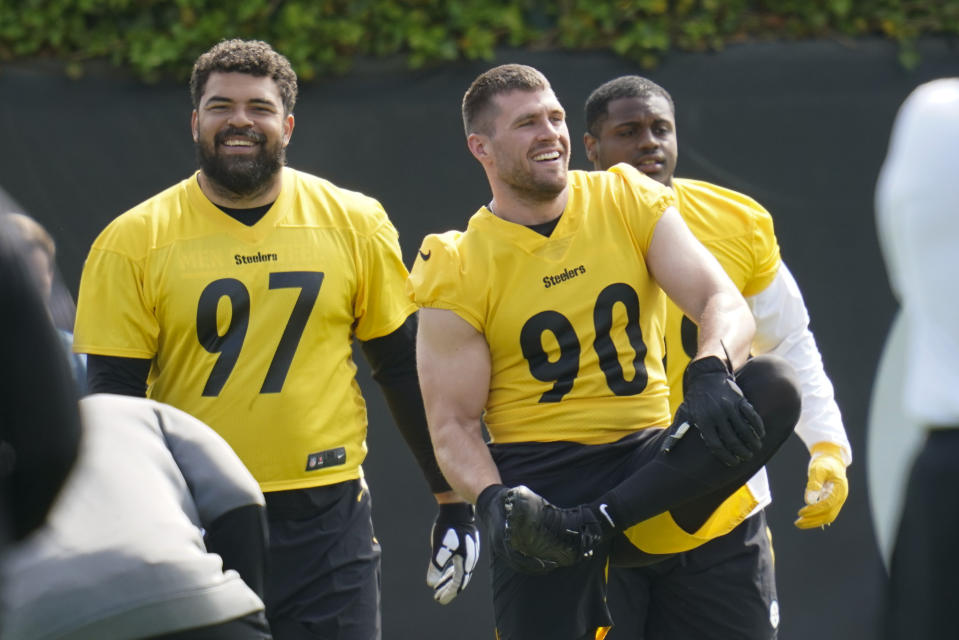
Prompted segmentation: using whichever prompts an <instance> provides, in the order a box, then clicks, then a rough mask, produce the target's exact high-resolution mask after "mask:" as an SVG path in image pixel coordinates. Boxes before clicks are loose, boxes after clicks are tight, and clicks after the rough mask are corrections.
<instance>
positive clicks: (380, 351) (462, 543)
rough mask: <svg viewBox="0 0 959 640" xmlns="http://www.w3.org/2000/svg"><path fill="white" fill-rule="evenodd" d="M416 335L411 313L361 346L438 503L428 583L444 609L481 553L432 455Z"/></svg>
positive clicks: (468, 507)
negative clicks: (393, 327)
mask: <svg viewBox="0 0 959 640" xmlns="http://www.w3.org/2000/svg"><path fill="white" fill-rule="evenodd" d="M416 331H417V314H415V313H414V314H411V315H410V316H409V317H408V318H407V319H406V321H405V322H404V323H403V325H402V326H400V328H399V329H397V330H396V331H394V332H393V333H391V334H389V335H387V336H383V337H382V338H375V339H373V340H368V341H366V342H362V343H361V344H362V347H363V354H364V355H365V356H366V360H367V361H368V362H369V363H370V367H371V369H372V375H373V379H374V380H376V382H377V383H378V384H379V385H380V388H381V389H382V390H383V395H384V397H385V398H386V402H387V404H388V405H389V407H390V413H392V415H393V419H394V420H395V421H396V424H397V426H398V427H399V429H400V433H401V434H402V435H403V439H404V440H405V441H406V444H407V446H408V447H409V448H410V451H412V453H413V456H414V457H415V458H416V461H417V463H418V464H419V466H420V469H421V470H422V471H423V475H424V476H426V481H427V483H428V484H429V486H430V489H431V490H432V491H433V496H434V497H435V498H436V501H437V502H438V503H439V509H438V511H437V514H436V519H435V520H434V522H433V527H432V531H431V554H430V563H429V566H428V567H427V574H426V582H427V584H428V585H429V586H430V587H432V588H433V597H434V599H436V601H437V602H439V603H441V604H447V603H449V602H450V601H452V600H453V598H455V597H456V596H457V595H458V594H459V593H460V592H462V591H463V590H464V589H465V588H466V586H467V585H468V584H469V581H470V577H471V576H472V573H473V569H474V568H475V567H476V561H477V559H478V554H479V533H478V531H477V528H476V516H475V512H474V509H473V505H472V504H469V503H467V502H464V500H463V498H461V497H460V496H459V495H457V494H456V492H454V491H453V490H452V489H451V488H450V485H449V483H448V482H447V481H446V478H444V477H443V473H442V472H441V471H440V467H439V464H438V463H437V461H436V456H435V454H434V453H433V444H432V442H431V441H430V433H429V428H428V427H427V423H426V411H425V409H424V407H423V395H422V393H421V391H420V383H419V379H418V377H417V372H416Z"/></svg>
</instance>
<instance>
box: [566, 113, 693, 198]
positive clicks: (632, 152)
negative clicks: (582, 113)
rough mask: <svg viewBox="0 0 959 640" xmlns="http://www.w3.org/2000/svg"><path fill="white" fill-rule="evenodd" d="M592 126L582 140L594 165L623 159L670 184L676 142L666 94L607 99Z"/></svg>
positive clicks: (650, 175)
mask: <svg viewBox="0 0 959 640" xmlns="http://www.w3.org/2000/svg"><path fill="white" fill-rule="evenodd" d="M594 129H595V131H594V133H587V134H585V136H584V138H583V140H584V143H585V144H586V155H587V157H588V158H589V160H590V161H591V162H592V163H593V166H594V167H595V168H597V169H608V168H610V167H611V166H613V165H614V164H617V163H619V162H625V163H628V164H631V165H633V166H634V167H636V168H637V169H639V170H640V171H642V172H643V173H645V174H646V175H648V176H649V177H650V178H653V179H654V180H656V181H657V182H660V183H662V184H664V185H667V186H669V185H671V184H672V181H673V172H674V171H675V170H676V160H677V158H678V156H679V143H678V142H677V140H676V118H675V115H674V114H673V110H672V108H671V107H670V104H669V102H668V101H667V100H666V98H664V97H663V96H661V95H657V94H648V95H645V96H643V97H631V98H616V99H615V100H611V101H610V102H609V104H608V108H607V114H606V116H605V117H604V118H601V119H599V120H598V121H597V123H596V125H595V127H594Z"/></svg>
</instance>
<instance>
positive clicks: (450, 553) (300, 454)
mask: <svg viewBox="0 0 959 640" xmlns="http://www.w3.org/2000/svg"><path fill="white" fill-rule="evenodd" d="M190 92H191V97H192V101H193V112H192V116H191V119H190V125H191V131H192V134H193V141H194V143H195V146H196V153H197V161H198V164H199V170H198V171H197V172H195V173H194V174H193V175H191V176H189V177H187V178H186V179H184V180H183V181H181V182H180V183H178V184H175V185H173V186H171V187H169V188H168V189H166V190H165V191H163V192H161V193H159V194H157V195H155V196H153V197H152V198H150V199H148V200H146V201H145V202H143V203H141V204H140V205H138V206H136V207H134V208H133V209H131V210H130V211H127V212H126V213H124V214H122V215H120V216H119V217H117V218H116V219H115V220H113V221H112V222H111V223H110V224H109V225H108V226H107V228H106V229H105V230H104V231H103V232H102V233H101V234H100V235H99V237H98V238H97V239H96V240H95V242H94V243H93V247H92V248H91V250H90V253H89V257H88V258H87V261H86V265H85V266H84V269H83V275H82V278H81V282H80V296H79V303H78V309H77V324H76V339H75V345H74V348H75V350H76V351H78V352H81V353H87V354H88V379H89V385H90V390H91V391H92V392H113V393H120V394H125V395H134V396H144V395H146V396H148V397H150V398H152V399H156V400H160V401H163V402H166V403H168V404H171V405H173V406H175V407H177V408H179V409H182V410H184V411H187V412H188V413H190V414H192V415H194V416H196V417H198V418H199V419H201V420H203V421H204V422H205V423H207V424H209V425H210V426H211V427H213V428H214V429H215V430H216V431H217V433H219V434H220V435H221V436H223V438H224V439H225V440H226V441H227V442H228V443H229V444H230V446H231V447H232V448H233V449H234V450H235V451H236V452H237V454H238V455H239V456H240V459H241V460H243V462H244V464H245V465H246V466H247V468H248V469H249V470H250V472H251V473H252V474H253V476H254V477H255V478H256V479H257V481H258V482H259V483H260V487H261V489H262V490H263V492H264V493H265V495H266V504H267V514H268V519H269V524H270V563H269V565H270V572H269V574H268V576H267V581H266V583H267V584H266V607H267V617H268V618H269V620H270V627H271V630H272V632H273V634H274V636H275V637H277V638H279V639H280V640H288V639H290V640H299V639H312V638H330V637H335V638H338V639H340V640H376V639H378V638H379V637H380V636H381V628H380V627H381V622H380V555H381V550H380V545H379V542H378V541H377V539H376V536H375V535H374V531H373V522H372V501H371V497H370V491H369V488H368V487H367V485H366V482H365V480H364V474H363V467H362V463H363V461H364V459H365V458H366V452H367V448H366V433H367V412H366V404H365V401H364V399H363V396H362V394H361V391H360V386H359V384H358V382H357V380H356V375H355V374H356V364H355V363H354V361H353V342H354V340H358V341H359V342H360V345H361V348H362V351H363V353H364V355H365V356H366V358H367V360H368V361H369V363H370V366H371V369H372V372H373V379H374V380H375V381H376V382H377V383H378V384H379V385H380V387H381V389H382V390H383V392H384V395H385V397H386V400H387V403H388V405H389V407H390V411H391V413H392V415H393V417H394V419H395V422H396V424H397V425H398V427H399V428H400V431H401V433H402V435H403V436H404V438H405V439H406V441H407V443H408V445H409V447H410V449H411V450H412V451H413V453H414V455H415V457H416V459H417V462H418V463H419V465H420V467H421V469H422V470H423V473H424V475H425V477H426V479H427V481H428V484H429V486H430V488H431V490H432V492H433V494H434V496H435V498H436V500H437V502H438V503H440V506H439V509H438V515H437V518H436V521H435V523H434V527H433V535H432V541H433V555H432V558H431V561H430V563H429V568H428V570H427V571H428V572H427V581H428V584H429V585H430V586H431V587H433V588H434V594H435V595H434V597H435V598H436V599H437V600H439V601H440V602H448V601H449V600H450V599H452V597H453V596H455V595H456V593H458V592H459V591H460V590H461V589H462V588H464V587H465V586H466V584H467V583H468V582H469V579H470V576H471V575H472V570H473V566H474V565H475V561H476V542H477V539H478V536H477V533H476V526H475V524H474V515H473V507H472V506H471V505H469V504H467V503H465V502H464V501H463V500H462V499H461V498H459V497H458V496H456V494H454V493H453V492H452V491H450V487H449V485H448V484H447V482H446V480H445V479H444V478H443V475H442V473H441V472H440V471H439V468H438V466H437V464H436V460H435V458H434V457H433V449H432V446H431V444H430V438H429V431H428V429H427V426H426V417H425V414H424V411H423V402H422V397H421V395H420V390H419V382H418V380H417V375H416V361H415V336H416V315H415V313H414V312H415V311H416V307H415V305H414V304H413V303H412V302H411V301H410V300H409V299H408V298H407V296H406V295H405V290H404V283H405V280H406V276H407V270H406V267H405V266H404V264H403V261H402V256H401V253H400V246H399V240H398V234H397V231H396V229H395V227H394V226H393V224H392V223H391V222H390V219H389V218H388V217H387V215H386V212H385V211H384V210H383V207H382V206H381V205H380V203H379V202H378V201H376V200H374V199H373V198H370V197H368V196H366V195H363V194H361V193H357V192H354V191H349V190H347V189H343V188H341V187H338V186H336V185H334V184H332V183H331V182H329V181H327V180H324V179H322V178H319V177H317V176H313V175H310V174H307V173H305V172H302V171H298V170H296V169H292V168H290V167H287V166H284V165H285V163H286V148H287V145H288V144H289V142H290V140H291V138H292V136H293V131H294V117H293V108H294V105H295V102H296V97H297V77H296V74H295V72H294V71H293V69H292V67H291V66H290V62H289V60H287V59H286V58H285V57H284V56H283V55H281V54H280V53H278V52H276V51H275V50H274V49H273V48H272V47H271V46H270V45H269V44H267V43H266V42H262V41H256V40H226V41H223V42H220V43H218V44H216V45H215V46H213V47H212V48H211V49H210V50H208V51H207V52H205V53H204V54H202V55H201V56H200V57H199V58H198V59H197V60H196V63H195V65H194V68H193V73H192V75H191V79H190Z"/></svg>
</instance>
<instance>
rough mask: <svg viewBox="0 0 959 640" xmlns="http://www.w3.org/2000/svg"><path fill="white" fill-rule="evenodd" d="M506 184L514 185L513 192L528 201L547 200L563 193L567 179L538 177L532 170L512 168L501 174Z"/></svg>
mask: <svg viewBox="0 0 959 640" xmlns="http://www.w3.org/2000/svg"><path fill="white" fill-rule="evenodd" d="M500 177H501V178H502V179H503V181H504V182H506V184H508V185H509V186H510V187H512V190H513V192H514V193H515V194H516V195H517V196H519V197H520V198H521V199H522V200H525V201H526V202H547V201H549V200H552V199H553V198H555V197H556V196H557V195H559V194H560V193H562V191H563V189H565V188H566V184H567V181H566V180H565V179H563V180H554V179H547V178H538V177H536V176H535V175H534V174H533V173H532V172H530V171H527V170H526V169H525V168H523V169H512V170H510V171H506V172H503V173H501V174H500Z"/></svg>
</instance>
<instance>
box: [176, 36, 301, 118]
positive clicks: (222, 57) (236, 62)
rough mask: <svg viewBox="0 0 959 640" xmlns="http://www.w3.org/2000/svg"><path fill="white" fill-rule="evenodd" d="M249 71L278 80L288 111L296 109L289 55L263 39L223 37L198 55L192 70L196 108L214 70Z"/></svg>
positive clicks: (294, 77)
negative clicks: (228, 38)
mask: <svg viewBox="0 0 959 640" xmlns="http://www.w3.org/2000/svg"><path fill="white" fill-rule="evenodd" d="M217 72H220V73H231V72H235V73H247V74H250V75H251V76H258V77H263V76H269V77H271V78H273V80H274V81H275V82H276V85H277V87H278V88H279V90H280V97H281V98H282V99H283V109H284V110H285V111H286V114H290V113H293V106H294V105H295V104H296V93H297V84H296V72H294V71H293V67H292V66H290V61H289V60H287V59H286V56H284V55H282V54H280V53H277V52H276V51H275V50H274V49H273V47H271V46H270V45H269V43H267V42H263V41H262V40H239V39H234V40H222V41H220V42H218V43H217V44H215V45H214V46H213V47H212V48H211V49H210V50H209V51H207V52H206V53H204V54H203V55H201V56H200V57H199V58H197V59H196V63H195V64H194V65H193V73H192V74H190V97H191V98H192V99H193V108H194V109H196V108H198V107H199V106H200V98H201V97H202V96H203V91H204V89H205V88H206V81H207V80H208V79H209V77H210V74H211V73H217Z"/></svg>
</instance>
